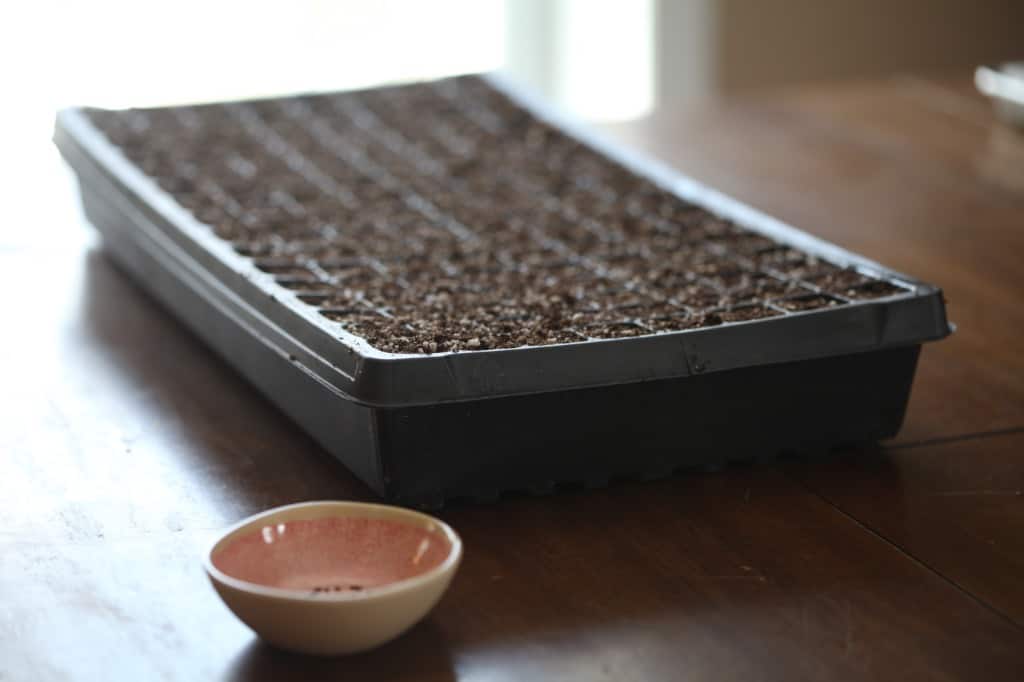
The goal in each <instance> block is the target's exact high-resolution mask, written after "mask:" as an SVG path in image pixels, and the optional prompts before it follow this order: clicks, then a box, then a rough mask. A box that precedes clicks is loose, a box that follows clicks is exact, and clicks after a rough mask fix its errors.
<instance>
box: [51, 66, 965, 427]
mask: <svg viewBox="0 0 1024 682" xmlns="http://www.w3.org/2000/svg"><path fill="white" fill-rule="evenodd" d="M482 78H483V80H484V81H485V82H487V83H488V84H490V85H491V86H492V87H494V88H495V89H496V90H498V91H499V92H502V93H504V94H505V95H507V96H509V97H510V98H511V99H512V100H513V101H515V102H516V103H517V104H519V105H520V106H523V107H524V108H525V109H527V110H528V111H529V112H530V113H531V114H533V115H534V116H536V117H537V118H539V119H541V120H543V121H546V122H548V123H551V124H553V125H555V126H557V127H558V128H560V129H561V130H562V131H563V132H565V134H567V135H569V136H571V137H574V138H576V139H577V140H579V141H580V142H582V143H583V144H585V145H587V146H590V147H591V148H593V149H595V150H597V151H598V152H600V153H603V154H605V155H606V156H608V157H609V158H610V159H612V160H613V161H615V162H618V163H620V164H622V165H623V166H625V167H627V168H628V169H630V170H631V171H633V172H635V173H637V174H638V175H641V176H643V177H646V178H648V179H649V180H651V181H652V182H653V183H655V184H656V185H658V186H660V187H662V188H664V189H666V190H668V191H670V192H672V193H674V194H676V195H677V196H679V197H681V198H682V199H684V200H686V201H689V202H691V203H694V204H696V205H699V206H701V207H703V208H705V209H707V210H709V211H711V212H712V213H715V214H717V215H719V216H721V217H723V218H727V219H731V220H733V221H735V222H736V223H737V224H739V225H741V226H742V227H744V228H746V229H749V230H751V231H753V232H757V233H761V234H764V235H766V236H768V237H771V238H772V239H775V240H777V241H779V242H781V243H784V244H788V245H790V246H793V247H794V248H796V249H799V250H801V251H804V252H806V253H809V254H811V255H815V256H817V257H820V258H822V259H824V260H826V261H828V262H831V263H834V264H836V265H839V266H841V267H854V268H856V269H858V270H861V271H863V272H865V273H866V274H869V275H871V276H874V277H876V278H880V279H884V280H888V281H891V282H895V283H897V284H899V285H901V286H902V287H905V288H906V291H904V292H902V293H899V294H896V295H893V296H888V297H884V298H880V299H873V300H867V301H857V302H852V303H848V304H846V305H843V306H840V307H836V308H832V309H819V310H811V311H803V312H795V313H789V314H787V315H785V316H781V317H772V318H765V319H758V320H750V321H743V322H733V323H729V324H725V325H721V326H716V327H705V328H697V329H689V330H681V331H673V332H660V333H656V334H650V335H644V336H639V337H630V338H619V339H599V340H587V341H581V342H574V343H563V344H551V345H545V346H526V347H519V348H510V349H495V350H479V351H457V352H444V353H436V354H431V355H420V354H399V353H387V352H384V351H380V350H377V349H376V348H373V347H372V346H370V345H369V343H368V342H366V341H365V340H364V339H362V338H361V337H358V336H356V335H353V334H351V333H349V332H347V331H345V330H344V329H342V326H341V323H338V322H333V321H331V320H328V319H327V318H325V317H323V316H322V315H320V314H319V313H318V312H317V311H316V309H315V308H313V307H312V306H310V305H308V304H306V303H304V302H302V301H301V300H300V299H299V298H298V296H297V295H296V294H295V293H294V292H291V291H289V290H287V289H285V288H284V287H281V286H279V285H278V284H276V283H275V282H274V279H273V277H272V276H271V275H269V274H268V273H264V272H262V271H261V270H259V269H258V268H257V267H256V266H255V264H254V262H253V261H252V260H251V259H249V258H248V257H245V256H241V255H240V254H237V253H236V252H235V251H234V250H233V249H232V248H231V247H230V245H229V244H228V243H227V242H225V241H223V240H221V239H220V238H218V237H217V236H216V235H215V234H214V233H213V232H212V230H210V229H209V228H208V227H207V226H205V225H203V224H202V223H200V222H199V221H198V220H197V219H196V218H195V217H194V216H193V215H192V214H191V212H189V211H188V210H187V209H185V208H184V207H183V206H181V205H179V204H178V203H177V202H176V201H175V200H174V198H173V197H172V196H171V195H170V194H169V193H168V192H166V191H164V190H163V189H162V188H161V187H160V186H159V185H158V184H157V183H156V181H155V180H153V179H152V178H150V177H149V176H147V175H146V174H145V173H144V172H143V171H142V170H141V169H140V168H138V167H137V166H135V164H134V163H132V162H131V161H130V160H128V159H127V158H126V157H125V156H124V155H123V154H122V153H121V151H120V150H119V149H118V148H117V147H116V146H115V145H114V144H113V143H112V142H110V141H109V140H108V139H107V138H106V136H105V135H103V134H102V133H101V132H100V131H99V130H98V129H96V128H95V126H93V124H92V123H91V121H89V119H88V117H87V115H86V114H85V110H84V109H82V108H70V109H65V110H62V111H60V112H59V113H58V114H57V120H56V125H55V131H54V141H55V143H56V144H57V146H58V148H59V149H60V151H61V153H62V154H63V155H64V157H65V159H66V160H67V161H68V163H69V164H70V165H71V166H72V168H73V169H74V170H75V172H76V173H77V174H78V176H79V179H80V182H82V183H86V182H92V183H96V182H99V183H100V184H101V185H105V187H103V188H102V189H103V190H105V193H106V194H107V195H108V196H109V197H110V198H112V199H113V198H114V197H118V199H114V200H115V201H117V202H118V203H122V205H123V202H128V204H129V205H130V206H132V207H133V208H134V209H137V212H138V213H137V215H136V216H135V217H134V218H132V219H133V220H134V221H135V222H136V223H137V224H140V222H146V223H149V227H148V230H149V231H150V232H152V231H153V230H155V231H156V232H157V233H161V234H163V235H164V236H166V237H167V238H168V239H167V241H166V242H165V243H164V245H163V246H162V247H160V249H159V250H160V252H162V253H163V254H164V255H163V257H164V258H173V259H177V260H180V259H182V258H185V259H186V260H187V259H189V258H191V259H192V260H194V261H195V262H196V263H197V264H198V265H199V266H200V270H201V271H203V272H205V274H206V275H208V277H207V278H206V279H208V280H209V281H208V282H207V284H206V286H208V287H209V288H210V291H209V292H208V295H210V296H220V297H223V296H225V295H228V297H230V298H232V299H233V300H232V303H231V304H232V305H234V306H238V307H240V308H245V309H248V312H249V314H252V313H254V312H255V313H256V318H257V319H258V322H257V325H258V326H262V327H265V328H266V329H267V330H268V331H272V332H273V333H274V334H275V335H277V336H280V337H281V338H282V339H284V342H285V345H292V346H293V347H294V348H295V350H296V351H297V360H296V361H297V362H301V363H302V364H303V365H304V366H305V368H306V369H307V370H310V371H313V372H314V373H316V374H317V375H318V376H320V377H321V379H322V380H323V381H325V382H326V383H329V384H330V385H332V386H333V387H335V388H336V389H337V390H339V391H340V392H341V393H343V394H344V395H346V396H347V397H348V398H350V399H352V400H354V401H356V402H360V403H364V404H368V405H374V406H380V407H397V406H409V405H417V404H431V403H438V402H454V401H466V400H478V399H486V398H493V397H504V396H510V395H522V394H530V393H539V392H546V391H560V390H572V389H582V388H590V387H596V386H604V385H611V384H619V383H631V382H639V381H649V380H654V379H663V378H664V379H668V378H679V377H685V376H689V375H692V374H697V373H704V372H714V371H725V370H730V369H739V368H742V367H749V366H755V365H763V364H774V363H780V362H790V361H797V360H802V359H811V358H816V357H826V356H830V355H841V354H845V353H850V352H864V351H871V350H878V349H882V348H887V347H893V346H900V345H912V344H918V343H921V342H923V341H930V340H936V339H940V338H943V337H945V336H947V335H948V334H949V333H951V331H952V328H951V326H950V325H949V324H948V322H947V321H946V316H945V307H944V304H943V300H942V292H941V290H940V289H939V288H938V287H935V286H933V285H930V284H926V283H924V282H920V281H918V280H915V279H914V278H911V277H908V276H906V275H903V274H902V273H898V272H895V271H893V270H891V269H888V268H885V267H884V266H882V265H880V264H878V263H876V262H874V261H872V260H869V259H867V258H864V257H862V256H859V255H856V254H853V253H851V252H849V251H847V250H845V249H842V248H841V247H838V246H835V245H833V244H831V243H829V242H826V241H824V240H822V239H819V238H817V237H814V236H812V235H809V234H807V233H805V232H803V231H801V230H798V229H797V228H794V227H792V226H790V225H787V224H785V223H783V222H781V221H779V220H776V219H774V218H771V217H769V216H767V215H766V214H764V213H761V212H760V211H757V210H756V209H753V208H751V207H750V206H748V205H746V204H744V203H742V202H740V201H738V200H736V199H733V198H731V197H728V196H726V195H724V194H722V193H720V192H717V191H715V190H712V189H710V188H708V187H707V186H705V185H703V184H702V183H700V182H698V181H696V180H694V179H692V178H690V177H688V176H686V175H684V174H682V173H680V172H678V171H676V170H673V169H672V168H670V167H669V166H667V165H666V164H664V163H662V162H660V161H657V160H655V159H653V158H651V157H649V156H647V155H644V154H641V153H639V152H636V151H634V150H632V149H629V148H627V147H625V146H624V145H622V144H620V143H617V142H613V141H611V140H610V139H608V138H606V137H605V136H604V135H602V134H601V133H599V132H598V131H595V130H593V129H590V128H588V127H586V126H585V125H583V124H581V123H579V122H577V121H576V120H574V119H572V118H571V117H569V116H567V115H565V114H563V113H561V112H559V111H558V110H557V109H556V108H554V107H552V106H550V105H548V104H547V103H545V102H542V101H541V100H539V99H538V98H536V97H534V96H533V95H531V94H530V93H528V92H527V91H525V90H524V89H523V88H521V87H519V86H517V85H514V84H512V83H511V82H510V81H508V80H507V79H505V78H504V77H502V76H499V75H496V74H488V75H485V76H483V77H482ZM250 101H251V100H250ZM122 212H123V208H122ZM145 234H146V232H145V231H140V232H139V235H138V237H135V238H137V239H141V238H144V235H145ZM152 238H153V237H152V234H151V235H150V239H152ZM172 243H173V244H174V245H175V246H176V247H177V248H179V249H180V250H181V253H179V254H173V253H171V252H170V251H168V248H169V246H170V244H172ZM183 254H184V255H183ZM200 274H202V273H200ZM211 283H212V284H211ZM216 285H220V287H221V288H222V289H224V291H220V292H217V291H216V290H217V288H218V287H217V286H216ZM837 332H839V333H837ZM250 333H253V331H252V330H251V329H250ZM794 339H795V341H794ZM809 340H810V341H813V343H808V341H809ZM744 349H748V350H753V351H754V352H742V351H743V350H744Z"/></svg>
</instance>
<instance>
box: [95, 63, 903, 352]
mask: <svg viewBox="0 0 1024 682" xmlns="http://www.w3.org/2000/svg"><path fill="white" fill-rule="evenodd" d="M89 114H90V117H91V119H92V121H93V122H94V124H95V125H97V127H99V128H100V129H101V130H102V131H103V132H104V133H105V134H106V135H107V137H108V138H109V139H110V140H111V141H112V142H113V143H114V144H116V145H117V146H118V147H120V149H121V151H122V152H123V153H124V154H125V155H126V156H127V157H128V158H129V159H130V160H131V161H133V162H134V163H135V164H136V165H138V166H139V167H140V168H141V169H142V170H143V171H144V172H145V173H146V174H148V175H149V176H150V177H152V178H153V179H154V180H155V181H156V182H157V183H158V184H159V185H160V186H161V187H162V188H163V189H164V190H166V191H167V192H169V193H170V194H171V195H173V196H174V198H175V199H176V200H177V201H178V202H179V203H180V204H181V205H182V206H184V207H185V208H187V209H189V210H190V211H191V212H192V213H193V215H194V216H195V217H196V218H197V220H199V221H200V222H201V223H204V224H205V225H207V226H208V227H209V228H210V229H211V230H213V231H214V232H215V233H216V234H217V235H218V236H219V237H220V238H222V239H224V240H226V241H228V242H229V243H230V244H231V245H232V246H233V247H234V249H235V250H236V251H237V252H238V253H240V254H242V255H244V256H247V257H250V258H252V259H253V260H254V262H255V264H256V265H257V267H259V268H260V269H261V270H263V271H264V272H267V273H269V274H271V275H273V276H274V277H275V279H276V281H277V283H278V284H279V285H280V286H282V287H284V288H286V289H289V290H292V291H294V292H295V293H296V294H297V295H298V296H299V297H300V299H301V300H303V301H304V302H306V303H307V304H308V305H311V306H315V307H316V308H317V309H318V310H319V311H320V312H321V314H322V315H324V316H325V317H326V318H327V319H329V320H332V321H334V322H337V323H339V324H340V325H341V326H342V328H344V329H345V330H347V331H348V332H350V333H352V334H355V335H357V336H360V337H362V338H364V339H366V340H367V341H368V342H369V343H370V344H371V345H373V346H374V347H376V348H378V349H380V350H383V351H388V352H395V353H437V352H444V351H466V350H485V349H495V348H513V347H519V346H537V345H546V344H558V343H571V342H576V341H584V340H587V339H595V338H596V339H602V338H621V337H632V336H641V335H646V334H652V333H660V332H668V331H678V330H684V329H693V328H696V327H705V326H714V325H720V324H730V323H735V322H744V321H749V320H757V319H761V318H767V317H775V316H780V315H786V314H790V313H793V312H803V311H813V310H819V309H823V308H831V307H835V306H839V305H845V304H848V303H849V302H850V301H854V300H862V299H870V298H880V297H885V296H890V295H893V294H896V293H900V292H902V291H903V289H902V288H900V287H898V286H896V285H894V284H891V283H889V282H887V281H883V280H877V279H873V278H871V277H870V276H868V275H866V274H864V273H861V272H859V271H854V270H847V269H841V268H839V267H837V266H835V265H833V264H831V263H828V262H825V261H823V260H820V259H817V258H815V257H813V256H811V255H808V254H806V253H803V252H801V251H799V250H796V249H793V248H791V247H788V246H785V245H782V244H779V243H777V242H774V241H772V240H771V239H769V238H768V237H765V236H763V235H761V234H758V233H754V232H751V231H748V230H745V229H744V228H742V227H740V226H738V225H736V224H734V223H732V222H730V221H728V220H724V219H722V218H720V217H717V216H715V215H713V214H711V213H709V212H708V211H706V210H704V209H702V208H699V207H697V206H694V205H692V204H689V203H687V202H686V201H684V200H682V199H680V198H678V197H676V196H675V195H673V194H672V193H670V192H668V191H666V190H664V189H662V188H660V187H658V186H657V185H656V184H654V183H652V182H651V181H649V180H647V179H645V178H642V177H640V176H638V175H636V174H634V173H633V172H631V171H629V170H628V169H626V168H624V167H623V166H621V165H619V164H618V163H616V162H614V161H612V160H610V159H608V158H607V157H606V156H604V155H602V154H600V153H598V152H596V151H594V150H592V149H590V148H589V147H587V146H585V145H583V144H581V143H580V142H578V141H576V140H575V139H574V138H572V137H569V136H567V135H565V134H564V133H562V132H561V131H559V130H558V129H556V128H554V127H552V126H551V125H549V124H547V123H545V122H543V121H541V120H539V119H537V118H535V117H534V116H532V115H531V114H530V113H528V112H527V111H525V110H524V109H522V108H521V107H519V106H518V105H517V104H516V103H514V102H513V101H512V100H510V99H508V98H507V97H506V96H505V95H503V94H502V93H500V92H498V91H497V90H495V89H493V88H492V87H490V86H489V85H487V83H486V82H485V81H483V80H481V79H479V78H476V77H461V78H455V79H449V80H445V81H438V82H435V83H428V84H417V85H408V86H400V87H390V88H382V89H376V90H367V91H361V92H348V93H341V94H331V95H311V96H302V97H293V98H282V99H272V100H262V101H252V102H235V103H228V104H215V105H203V106H185V107H170V108H163V109H148V110H128V111H116V112H115V111H102V110H91V111H90V112H89Z"/></svg>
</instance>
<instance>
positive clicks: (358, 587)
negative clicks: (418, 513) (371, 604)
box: [210, 516, 452, 594]
mask: <svg viewBox="0 0 1024 682" xmlns="http://www.w3.org/2000/svg"><path fill="white" fill-rule="evenodd" d="M451 552H452V544H451V541H450V540H449V539H448V537H447V536H446V534H445V533H444V532H443V531H442V530H441V529H440V528H438V527H436V526H432V525H431V526H427V527H425V526H424V525H422V524H417V523H414V522H406V521H402V520H396V519H391V518H375V517H373V516H327V517H321V518H306V519H303V518H298V519H294V518H290V519H274V518H268V519H266V520H265V521H264V522H263V523H259V524H255V525H253V526H250V527H249V528H245V529H243V530H242V531H240V532H239V533H237V534H235V535H233V536H231V537H229V538H227V539H226V540H225V541H224V542H223V543H221V544H220V546H218V547H216V548H215V550H214V552H213V554H212V556H211V557H210V560H211V562H212V563H213V565H214V566H215V567H216V568H217V569H218V570H220V571H221V572H223V573H224V574H226V575H228V576H230V577H232V578H235V579H237V580H243V581H245V582H249V583H255V584H257V585H263V586H266V587H273V588H278V589H286V590H295V591H301V592H305V593H313V594H320V593H352V592H361V591H363V590H367V589H372V588H375V587H381V586H384V585H390V584H393V583H396V582H400V581H402V580H407V579H409V578H414V577H416V576H419V575H422V574H424V573H427V572H429V571H431V570H432V569H434V568H437V567H438V566H440V565H441V564H442V563H444V561H445V559H447V558H448V556H449V555H450V554H451Z"/></svg>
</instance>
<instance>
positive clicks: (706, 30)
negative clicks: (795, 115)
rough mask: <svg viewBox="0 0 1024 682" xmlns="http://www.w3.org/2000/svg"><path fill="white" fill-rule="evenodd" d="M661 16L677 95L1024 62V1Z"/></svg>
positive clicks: (876, 2) (742, 4)
mask: <svg viewBox="0 0 1024 682" xmlns="http://www.w3.org/2000/svg"><path fill="white" fill-rule="evenodd" d="M514 1H515V0H512V2H514ZM657 12H658V21H657V33H656V36H657V37H656V41H657V45H658V61H659V64H658V86H659V92H660V97H661V98H662V99H664V100H669V101H671V100H679V99H683V100H685V99H689V98H692V97H694V96H702V95H708V94H712V93H729V92H736V91H741V90H744V89H749V88H767V87H778V86H784V85H790V84H794V83H805V82H810V81H828V80H839V79H849V78H865V77H872V76H883V75H887V74H893V73H899V72H911V71H929V72H935V71H941V70H959V71H960V72H961V73H969V72H970V71H971V70H972V69H973V67H975V66H977V65H979V64H985V63H999V62H1002V61H1009V60H1012V59H1024V1H1022V0H659V2H658V5H657ZM694 46H696V47H694Z"/></svg>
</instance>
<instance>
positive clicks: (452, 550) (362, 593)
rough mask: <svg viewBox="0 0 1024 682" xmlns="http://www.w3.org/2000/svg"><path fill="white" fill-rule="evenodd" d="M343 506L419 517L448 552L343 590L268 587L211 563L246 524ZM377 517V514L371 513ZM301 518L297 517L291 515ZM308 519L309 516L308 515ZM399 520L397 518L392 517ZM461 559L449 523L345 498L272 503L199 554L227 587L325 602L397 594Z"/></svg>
mask: <svg viewBox="0 0 1024 682" xmlns="http://www.w3.org/2000/svg"><path fill="white" fill-rule="evenodd" d="M317 508H318V509H331V508H334V509H345V510H350V511H359V510H370V511H377V512H386V513H387V514H395V515H396V516H399V517H401V516H404V517H406V518H409V519H419V520H420V521H425V522H427V524H431V525H433V526H436V527H437V528H438V529H440V530H441V532H442V533H444V535H445V537H446V538H447V540H448V547H449V550H448V556H446V557H445V559H444V561H442V562H441V563H440V564H438V565H437V566H435V567H434V568H432V569H430V570H429V571H426V572H425V573H420V574H418V575H414V576H412V577H409V578H403V579H401V580H396V581H395V582H391V583H386V584H384V585H376V586H374V587H368V588H365V589H362V590H359V591H352V590H347V591H344V592H317V593H312V592H309V591H308V590H295V589H288V588H284V587H271V586H270V585H263V584H260V583H254V582H250V581H248V580H242V579H241V578H236V577H234V576H231V575H228V574H227V573H225V572H224V571H222V570H221V569H219V568H217V566H216V565H215V564H214V563H213V555H214V552H215V551H216V550H217V549H218V547H220V546H221V545H222V544H223V543H224V542H225V541H226V540H228V539H229V538H230V537H231V536H233V535H236V534H238V533H240V531H242V530H244V529H245V528H247V527H249V526H256V525H258V524H259V523H260V522H261V521H265V520H266V519H269V518H272V517H274V516H276V515H278V514H281V513H282V512H287V511H293V510H300V509H317ZM333 516H334V515H333V514H326V515H323V516H316V517H312V518H331V517H333ZM343 516H346V517H356V518H358V517H359V515H358V514H344V515H343ZM373 518H381V517H379V516H378V517H373ZM293 520H301V519H293ZM308 520H312V519H308ZM393 520H396V521H398V522H401V520H399V519H393ZM461 560H462V538H460V537H459V534H458V533H456V532H455V531H454V530H453V529H452V527H451V526H449V525H448V524H447V523H445V522H444V521H441V520H440V519H438V518H436V517H434V516H431V515H429V514H424V513H423V512H419V511H416V510H413V509H407V508H405V507H398V506H395V505H389V504H378V503H373V502H355V501H348V500H314V501H309V502H296V503H294V504H286V505H282V506H280V507H273V508H271V509H267V510H265V511H262V512H259V513H256V514H253V515H252V516H248V517H246V518H244V519H242V520H241V521H239V522H238V523H235V524H233V525H232V526H230V527H229V528H227V529H226V530H224V531H222V532H221V533H220V534H219V535H218V536H217V539H215V540H214V541H213V542H212V543H210V545H209V547H208V549H207V550H206V552H205V553H204V554H203V567H204V568H205V569H206V573H207V575H208V576H209V577H210V579H211V580H213V581H214V582H215V583H221V584H223V585H226V586H228V587H231V588H234V589H236V590H240V591H243V592H248V593H250V594H254V595H257V596H261V597H266V598H271V599H287V600H292V601H301V602H308V603H326V602H352V601H365V600H368V599H374V598H378V597H383V596H386V595H392V594H397V593H400V592H407V591H410V590H415V589H417V588H418V587H421V586H422V585H425V584H427V583H430V582H433V581H435V580H437V579H439V578H441V577H442V576H444V575H446V574H448V573H450V572H451V571H454V569H455V568H456V567H457V566H458V564H459V562H460V561H461Z"/></svg>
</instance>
